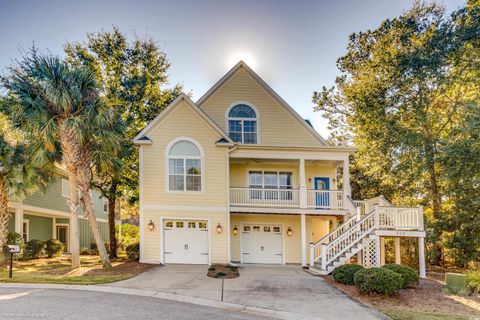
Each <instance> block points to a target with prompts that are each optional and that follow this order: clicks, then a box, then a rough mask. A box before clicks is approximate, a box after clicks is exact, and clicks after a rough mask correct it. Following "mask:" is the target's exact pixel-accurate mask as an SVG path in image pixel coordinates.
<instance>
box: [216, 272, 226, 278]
mask: <svg viewBox="0 0 480 320" xmlns="http://www.w3.org/2000/svg"><path fill="white" fill-rule="evenodd" d="M226 275H227V274H226V273H225V272H217V273H216V274H215V278H221V277H225V276H226Z"/></svg>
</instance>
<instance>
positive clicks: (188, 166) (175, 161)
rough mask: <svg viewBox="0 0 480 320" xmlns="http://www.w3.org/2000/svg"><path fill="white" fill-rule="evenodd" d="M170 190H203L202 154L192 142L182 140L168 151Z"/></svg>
mask: <svg viewBox="0 0 480 320" xmlns="http://www.w3.org/2000/svg"><path fill="white" fill-rule="evenodd" d="M168 188H169V190H170V191H201V190H202V155H201V152H200V150H199V148H198V147H197V146H196V145H195V144H194V143H192V142H190V141H187V140H180V141H178V142H176V143H175V144H174V145H173V146H172V147H171V148H170V150H169V152H168Z"/></svg>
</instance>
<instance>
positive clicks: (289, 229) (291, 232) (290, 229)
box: [287, 227, 293, 237]
mask: <svg viewBox="0 0 480 320" xmlns="http://www.w3.org/2000/svg"><path fill="white" fill-rule="evenodd" d="M292 235H293V231H292V228H291V227H288V230H287V236H289V237H291V236H292Z"/></svg>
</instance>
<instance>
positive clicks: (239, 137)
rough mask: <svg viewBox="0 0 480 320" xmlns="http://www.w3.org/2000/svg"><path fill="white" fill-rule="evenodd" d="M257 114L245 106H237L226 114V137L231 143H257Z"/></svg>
mask: <svg viewBox="0 0 480 320" xmlns="http://www.w3.org/2000/svg"><path fill="white" fill-rule="evenodd" d="M257 127H258V125H257V114H256V112H255V110H254V109H253V108H252V107H250V106H248V105H246V104H237V105H235V106H234V107H232V108H231V109H230V111H229V112H228V135H229V136H230V138H232V140H233V141H235V142H238V143H245V144H256V143H257Z"/></svg>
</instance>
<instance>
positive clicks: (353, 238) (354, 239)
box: [321, 210, 378, 270]
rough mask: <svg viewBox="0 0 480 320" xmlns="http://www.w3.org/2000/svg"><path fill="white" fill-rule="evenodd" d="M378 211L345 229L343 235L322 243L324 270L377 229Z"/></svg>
mask: <svg viewBox="0 0 480 320" xmlns="http://www.w3.org/2000/svg"><path fill="white" fill-rule="evenodd" d="M376 215H377V216H378V211H377V210H376V211H373V212H371V213H369V214H368V215H366V216H365V217H363V218H362V219H360V220H359V221H358V222H356V223H355V224H354V225H353V226H352V227H351V228H350V229H348V230H347V231H345V232H344V233H343V234H342V235H341V236H339V237H338V238H336V239H335V240H333V241H332V242H329V243H327V244H323V245H322V249H321V250H322V252H321V257H322V260H321V264H322V270H327V266H328V265H329V264H330V263H331V262H333V261H334V260H335V259H337V258H338V257H339V256H340V255H342V254H343V253H344V252H345V251H347V250H348V249H350V248H351V247H353V246H354V245H355V244H357V243H359V242H360V241H361V240H362V239H363V238H364V237H365V236H367V235H368V234H370V233H371V232H372V231H373V230H374V229H375V222H376V221H375V220H376V218H375V216H376Z"/></svg>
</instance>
